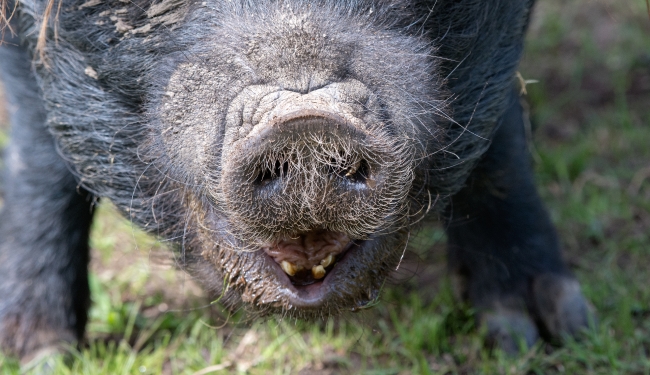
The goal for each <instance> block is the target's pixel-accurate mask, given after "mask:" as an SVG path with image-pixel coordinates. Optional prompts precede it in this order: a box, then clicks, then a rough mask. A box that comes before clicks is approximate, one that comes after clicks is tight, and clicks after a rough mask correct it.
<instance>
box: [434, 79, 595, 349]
mask: <svg viewBox="0 0 650 375" xmlns="http://www.w3.org/2000/svg"><path fill="white" fill-rule="evenodd" d="M447 215H448V223H447V224H448V228H447V234H448V238H449V262H450V266H451V269H452V270H453V271H455V272H457V273H458V274H459V276H460V280H461V281H462V282H461V285H462V287H461V290H462V293H463V295H464V297H465V298H466V299H467V300H469V302H470V303H472V305H473V306H474V307H475V308H476V310H477V313H478V317H479V321H480V323H481V324H482V325H483V326H484V327H485V328H486V329H487V333H488V339H489V340H490V341H491V342H492V343H494V344H496V345H498V346H500V347H501V348H503V349H504V350H506V351H508V352H517V351H518V349H519V347H520V344H522V343H523V342H525V344H527V345H528V346H530V345H532V344H533V343H534V342H535V341H536V340H537V338H538V337H539V336H540V335H541V336H542V337H544V338H546V339H550V340H557V339H559V338H561V337H562V336H563V335H565V334H569V335H574V334H576V333H577V332H578V331H579V330H580V329H581V328H582V327H585V326H587V325H588V324H589V320H590V319H591V318H590V316H592V314H591V312H590V308H589V305H588V303H587V301H586V300H585V299H584V297H583V296H582V293H581V291H580V286H579V284H578V282H577V281H576V280H575V278H574V277H573V276H572V275H571V273H570V272H569V270H568V269H567V266H566V265H565V263H564V261H563V260H562V256H561V253H560V247H559V243H558V238H557V235H556V232H555V229H554V227H553V225H552V224H551V221H550V218H549V216H548V213H547V212H546V210H545V208H544V206H543V203H542V201H541V199H540V197H539V195H538V194H537V191H536V187H535V183H534V179H533V173H532V168H531V160H530V156H529V153H528V148H527V143H526V135H525V128H524V121H523V113H522V108H521V104H520V102H519V96H518V95H517V94H516V93H514V92H513V94H512V97H511V104H510V106H509V108H508V109H507V110H506V112H505V113H504V115H503V116H502V117H501V119H500V125H499V128H498V130H497V131H496V134H495V135H494V138H493V140H492V144H491V145H490V148H489V150H488V151H487V153H486V154H485V155H484V157H483V159H482V160H481V161H480V162H479V164H478V166H477V168H476V169H475V170H474V171H473V172H472V175H471V176H470V178H469V179H468V181H467V184H466V186H465V187H464V188H463V190H461V191H460V192H459V193H458V194H456V195H455V196H454V197H453V198H452V202H451V204H450V205H449V208H448V211H447Z"/></svg>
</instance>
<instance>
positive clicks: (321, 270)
mask: <svg viewBox="0 0 650 375" xmlns="http://www.w3.org/2000/svg"><path fill="white" fill-rule="evenodd" d="M326 273H327V272H325V267H323V266H321V265H320V264H319V265H317V266H314V267H312V268H311V274H312V276H314V279H316V280H318V279H322V278H323V277H325V274H326Z"/></svg>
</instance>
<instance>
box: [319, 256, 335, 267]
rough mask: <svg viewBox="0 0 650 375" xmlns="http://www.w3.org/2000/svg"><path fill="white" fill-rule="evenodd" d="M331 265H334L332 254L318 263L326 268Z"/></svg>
mask: <svg viewBox="0 0 650 375" xmlns="http://www.w3.org/2000/svg"><path fill="white" fill-rule="evenodd" d="M332 263H334V254H330V255H328V256H327V257H326V258H325V259H323V260H321V261H320V265H321V266H323V267H328V266H329V265H330V264H332Z"/></svg>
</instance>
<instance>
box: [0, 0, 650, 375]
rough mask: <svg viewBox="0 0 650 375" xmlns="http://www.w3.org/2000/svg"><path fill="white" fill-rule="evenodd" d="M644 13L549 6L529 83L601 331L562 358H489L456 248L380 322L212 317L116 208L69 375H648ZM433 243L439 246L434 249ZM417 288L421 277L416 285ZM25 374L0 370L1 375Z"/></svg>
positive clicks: (440, 254) (565, 232)
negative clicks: (447, 265)
mask: <svg viewBox="0 0 650 375" xmlns="http://www.w3.org/2000/svg"><path fill="white" fill-rule="evenodd" d="M645 7H646V5H645V3H644V2H642V1H635V0H630V1H625V2H623V1H619V0H590V1H587V0H576V1H573V2H566V1H561V0H546V1H540V2H539V4H538V8H537V9H536V14H535V17H534V21H533V24H532V25H531V29H530V36H529V38H528V46H527V49H526V53H525V57H524V60H523V62H522V65H521V67H520V72H521V73H522V75H523V76H524V77H525V78H526V79H535V80H537V81H539V83H536V84H530V85H529V86H528V100H529V102H530V106H531V122H532V124H533V128H534V129H535V132H534V138H533V142H532V144H531V149H532V151H533V154H534V159H535V165H536V171H537V176H538V182H539V188H540V191H541V194H542V196H543V198H544V200H545V201H546V202H547V205H548V208H549V210H550V212H551V216H552V218H553V221H554V222H555V223H556V225H557V228H558V231H559V234H560V237H561V239H562V242H563V246H564V249H565V256H566V258H567V260H568V261H569V264H570V265H571V266H572V268H573V269H574V272H575V273H576V275H577V277H578V278H579V280H580V281H581V283H582V286H583V290H584V293H585V295H586V296H587V298H588V299H589V300H590V301H591V302H592V303H593V305H594V307H595V309H596V311H597V312H598V318H599V324H598V325H597V327H596V328H595V329H594V330H593V331H590V332H586V333H585V337H584V338H583V339H582V340H581V341H579V342H575V341H569V342H567V343H565V345H564V346H562V347H552V346H550V345H548V344H545V343H539V344H538V345H536V346H535V347H533V348H531V349H530V350H528V351H527V352H525V353H523V354H522V355H521V356H519V357H514V358H513V357H507V356H505V355H504V354H503V353H501V352H499V351H495V352H492V353H490V352H488V351H487V350H486V349H485V347H484V346H483V332H481V330H480V329H479V328H478V327H476V325H475V324H474V319H473V316H474V315H473V312H472V310H471V309H470V308H469V307H467V306H465V305H463V304H461V303H459V302H458V301H456V300H455V299H454V298H453V293H452V291H451V290H452V288H451V287H450V285H449V281H448V280H447V279H446V278H445V277H444V274H445V271H444V234H443V233H442V230H441V229H440V228H430V229H428V230H427V231H426V233H424V234H423V235H422V237H420V238H418V239H417V240H416V241H420V242H421V243H422V244H423V246H422V247H423V248H430V250H429V253H427V254H426V255H425V254H422V256H423V258H425V261H424V265H423V267H424V271H422V273H423V274H427V275H428V274H432V275H434V276H435V277H433V278H434V279H435V280H436V283H434V284H432V285H430V286H429V287H428V288H426V289H424V288H417V285H418V284H417V280H415V279H408V277H405V279H407V280H406V281H404V282H402V283H401V284H402V285H396V286H392V287H389V288H387V290H386V291H385V292H384V294H383V295H382V301H381V303H380V304H379V305H378V306H376V307H375V308H373V309H370V310H368V311H364V312H362V313H359V314H351V315H349V316H345V317H343V318H342V319H337V320H331V321H327V322H320V323H316V324H307V323H304V322H299V321H293V320H282V319H272V320H269V321H249V320H248V319H247V318H246V317H245V316H243V315H241V314H234V315H231V314H229V313H227V312H225V311H221V310H220V309H219V308H218V307H210V308H208V307H206V305H207V304H208V303H209V301H207V300H206V299H205V298H204V297H203V295H202V293H201V291H200V288H198V287H197V286H196V285H195V284H194V283H193V282H192V281H191V278H190V277H189V276H187V275H185V274H183V273H182V272H179V271H175V270H174V267H173V259H171V258H170V252H168V251H166V250H165V248H164V246H161V244H159V243H157V242H156V240H154V239H152V238H150V237H147V236H145V235H143V234H142V233H141V232H139V231H138V230H137V229H134V228H132V227H131V225H130V224H129V223H128V222H126V221H123V220H122V219H120V218H119V217H118V215H117V214H116V212H115V210H114V209H113V208H112V207H111V206H110V205H108V204H102V205H101V207H100V210H99V213H98V218H97V220H96V222H95V225H94V228H93V236H92V247H93V261H92V270H93V274H92V277H91V288H92V292H93V301H94V303H93V307H92V309H91V312H90V324H89V326H88V343H87V345H86V346H84V347H83V348H82V349H81V350H80V351H78V350H75V349H71V353H72V354H73V360H72V361H68V362H66V363H64V362H63V359H57V361H59V362H57V363H56V366H55V373H56V374H111V375H113V374H207V373H210V374H233V373H242V374H296V373H301V374H339V373H343V374H345V373H354V374H356V373H364V374H562V373H566V374H603V375H605V374H607V375H609V374H650V354H649V352H650V287H648V283H649V282H650V128H649V125H650V19H649V17H648V13H647V11H646V8H645ZM432 239H433V240H432ZM407 276H408V275H407ZM16 373H18V364H17V363H16V362H15V361H13V360H11V359H7V358H4V357H0V374H16Z"/></svg>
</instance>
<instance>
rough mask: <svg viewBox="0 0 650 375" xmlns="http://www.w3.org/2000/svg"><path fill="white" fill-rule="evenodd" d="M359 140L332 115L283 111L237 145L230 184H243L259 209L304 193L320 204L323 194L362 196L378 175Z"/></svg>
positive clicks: (325, 196) (369, 153) (360, 137)
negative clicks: (239, 155)
mask: <svg viewBox="0 0 650 375" xmlns="http://www.w3.org/2000/svg"><path fill="white" fill-rule="evenodd" d="M365 138H366V136H365V134H363V132H360V131H357V130H356V129H355V128H354V127H353V126H351V125H350V124H348V123H347V122H346V121H345V119H343V118H342V117H341V116H338V115H337V114H336V113H328V112H321V111H318V110H309V109H307V110H300V111H296V112H293V113H289V114H287V115H286V116H283V117H278V118H275V119H274V121H273V122H272V123H271V124H269V125H267V126H266V127H264V128H263V129H261V130H260V131H259V132H256V134H254V135H252V136H251V137H250V138H249V139H246V141H245V142H243V143H242V145H241V146H240V147H241V151H240V152H241V153H242V154H243V155H242V156H243V157H242V160H241V162H240V165H238V166H233V167H235V168H236V170H237V173H234V174H233V175H232V177H231V178H232V179H233V181H232V183H233V184H234V185H239V186H242V187H243V186H244V185H249V186H250V188H251V189H252V193H253V196H254V198H255V199H256V200H257V201H258V202H260V203H261V204H262V207H264V206H271V205H273V203H274V202H276V204H277V203H279V204H282V201H283V200H285V199H283V198H284V197H286V195H287V194H292V193H302V194H307V193H309V194H311V195H313V198H317V197H320V201H321V203H327V201H328V200H329V199H332V198H333V197H329V196H328V195H336V196H339V197H340V196H349V197H361V196H364V195H367V194H369V193H370V191H371V190H372V189H374V188H375V187H376V186H377V182H378V181H381V180H383V176H382V167H381V165H380V164H379V163H378V162H377V161H378V160H377V155H375V154H374V151H373V150H372V149H371V148H370V147H368V145H367V144H366V142H365V140H366V139H365ZM285 203H286V204H289V203H290V202H286V200H285ZM350 204H353V202H350Z"/></svg>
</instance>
